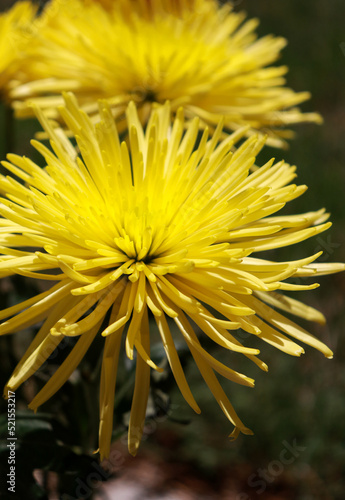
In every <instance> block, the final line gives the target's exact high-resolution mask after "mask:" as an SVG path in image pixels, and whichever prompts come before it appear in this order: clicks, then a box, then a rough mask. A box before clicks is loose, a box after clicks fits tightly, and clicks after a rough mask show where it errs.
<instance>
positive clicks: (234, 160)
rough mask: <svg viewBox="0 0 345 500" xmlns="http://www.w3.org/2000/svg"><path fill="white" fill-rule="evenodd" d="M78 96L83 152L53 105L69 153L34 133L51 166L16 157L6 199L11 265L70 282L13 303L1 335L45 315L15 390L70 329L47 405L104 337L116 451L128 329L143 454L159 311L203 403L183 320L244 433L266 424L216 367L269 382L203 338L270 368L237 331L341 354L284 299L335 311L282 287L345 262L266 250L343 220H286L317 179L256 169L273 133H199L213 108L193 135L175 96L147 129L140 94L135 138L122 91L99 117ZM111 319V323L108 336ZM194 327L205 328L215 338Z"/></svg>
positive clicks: (170, 344) (302, 308) (103, 411)
mask: <svg viewBox="0 0 345 500" xmlns="http://www.w3.org/2000/svg"><path fill="white" fill-rule="evenodd" d="M65 99H66V105H65V107H63V108H61V110H60V111H61V114H62V117H63V119H64V121H65V123H66V125H67V126H68V128H69V130H70V131H72V132H73V134H74V135H75V137H76V140H77V143H78V148H79V149H78V150H79V151H80V152H81V153H80V155H79V156H78V154H77V152H76V149H75V148H74V147H73V146H72V145H71V143H70V142H69V140H68V139H67V138H66V136H65V133H64V132H63V131H62V129H53V128H51V126H50V125H49V122H48V121H47V119H46V118H45V117H44V115H43V114H42V112H39V111H37V113H38V116H39V118H40V120H41V123H42V124H43V126H44V128H45V130H46V131H47V133H48V134H49V136H50V139H51V145H52V148H53V151H54V153H53V152H51V151H50V150H49V149H48V148H46V147H45V146H44V145H42V144H41V143H39V142H37V141H34V142H33V145H34V147H35V148H36V149H37V150H38V151H39V152H40V153H41V154H42V155H43V157H44V159H45V161H46V164H47V166H46V168H44V169H43V170H42V169H41V168H39V167H38V166H37V165H35V164H34V163H33V162H32V161H30V160H29V159H27V158H22V157H19V156H16V155H9V156H8V160H9V162H4V166H5V167H6V168H7V169H8V170H9V171H10V172H11V173H12V174H13V176H14V177H11V176H7V177H4V176H2V177H1V178H0V188H1V190H2V192H3V193H6V195H5V196H4V197H3V198H2V200H1V206H0V214H1V215H2V217H3V218H2V219H0V226H1V238H0V241H1V247H0V248H1V253H2V257H1V259H0V272H1V276H10V275H13V274H20V275H23V276H28V277H32V278H38V279H43V280H53V281H55V282H56V283H55V284H54V285H53V286H52V287H51V288H50V289H49V290H48V291H45V292H43V293H41V294H39V295H37V296H36V297H33V298H31V299H29V300H26V301H24V302H22V303H20V304H18V305H14V306H12V307H10V308H9V309H6V310H4V311H2V312H1V313H0V319H2V320H4V319H6V318H9V319H7V320H6V321H5V322H3V323H2V324H1V326H0V334H5V333H11V332H14V331H17V330H19V329H22V328H24V327H27V326H29V325H33V324H35V323H37V322H38V321H42V320H43V325H42V326H41V328H40V330H39V332H38V333H37V335H36V337H35V338H34V340H33V342H32V344H31V346H30V347H29V349H28V351H27V353H26V354H25V356H24V358H23V359H22V360H21V361H20V363H19V364H18V366H17V367H16V369H15V371H14V373H13V375H12V377H11V378H10V380H9V382H8V386H7V387H8V388H10V389H11V390H16V388H17V387H18V386H19V385H20V384H21V383H22V382H24V381H25V380H26V379H28V377H30V376H31V375H32V374H33V373H34V372H35V371H36V370H38V369H39V368H40V366H41V365H42V364H43V363H44V362H45V360H46V359H47V358H48V357H49V355H50V354H51V353H52V351H53V350H54V349H55V348H56V347H57V346H58V345H59V343H60V342H61V341H62V340H63V339H64V337H65V336H77V337H79V338H78V341H77V343H76V345H75V347H74V348H73V350H72V351H71V353H70V354H69V355H68V357H67V358H66V360H65V361H64V363H63V364H62V365H61V366H60V367H59V369H58V370H57V371H56V373H55V374H54V375H53V376H52V377H51V379H50V380H49V381H48V382H47V383H46V385H45V386H44V387H43V388H42V390H41V391H40V392H39V394H38V395H37V396H36V397H35V398H34V400H33V401H32V402H31V404H30V407H31V408H33V409H36V408H38V407H39V406H40V405H42V404H43V403H44V402H45V401H46V400H47V399H48V398H50V397H51V396H52V395H53V394H54V393H55V392H56V391H57V390H58V389H59V388H60V387H61V386H62V385H63V384H64V382H65V381H66V380H67V379H68V378H69V376H70V375H71V373H72V372H73V370H74V369H75V368H76V367H77V365H78V363H79V362H80V360H81V359H82V358H83V356H84V354H85V352H86V351H87V349H88V348H89V346H90V345H91V343H92V341H93V339H94V338H95V336H96V335H100V334H102V335H103V336H104V342H105V344H104V354H103V367H102V374H101V383H100V429H99V447H100V453H101V457H104V456H107V455H108V453H109V446H110V438H111V433H112V427H113V423H112V420H113V406H114V394H115V383H116V372H117V363H118V357H119V353H120V345H121V338H122V337H123V336H125V339H126V340H125V350H126V354H127V356H128V357H129V358H131V359H133V356H134V353H136V380H135V388H134V394H133V403H132V410H131V417H130V423H129V450H130V452H131V453H133V454H135V453H136V451H137V449H138V446H139V444H140V439H141V434H142V431H143V422H144V419H145V410H146V404H147V399H148V395H149V387H150V370H151V368H153V369H159V368H158V367H157V366H156V365H155V364H154V363H153V362H152V360H151V359H150V331H149V316H150V317H152V318H154V320H155V321H156V323H157V327H158V331H159V333H160V336H161V339H162V343H163V346H164V349H165V351H166V355H167V359H168V361H169V364H170V367H171V370H172V373H173V375H174V377H175V379H176V382H177V384H178V386H179V388H180V390H181V392H182V394H183V396H184V397H185V399H186V401H187V402H188V403H189V404H190V406H191V407H192V408H193V409H194V410H195V411H196V412H199V411H200V410H199V407H198V405H197V403H196V401H195V400H194V397H193V395H192V393H191V391H190V388H189V386H188V383H187V381H186V378H185V375H184V373H183V370H182V367H181V364H180V361H179V356H178V353H177V350H176V347H175V341H176V339H175V338H174V337H173V335H172V333H171V330H170V326H169V325H170V323H171V322H175V323H176V325H177V327H178V330H179V332H180V335H181V337H182V338H183V339H184V340H185V342H186V343H187V346H188V347H189V349H190V352H191V354H192V356H193V358H194V360H195V362H196V364H197V366H198V368H199V370H200V372H201V374H202V376H203V378H204V379H205V381H206V383H207V385H208V386H209V388H210V389H211V391H212V393H213V394H214V397H215V398H216V400H217V401H218V403H219V405H220V406H221V408H222V410H223V412H224V413H225V415H226V416H227V417H228V418H229V420H230V421H231V422H232V424H233V425H234V431H233V433H232V436H233V437H236V435H237V434H238V433H239V432H242V433H244V434H249V433H251V431H250V430H249V429H247V428H246V427H245V426H244V424H243V423H242V422H241V420H240V419H239V418H238V416H237V415H236V413H235V411H234V409H233V407H232V406H231V404H230V402H229V400H228V399H227V397H226V395H225V393H224V391H223V390H222V388H221V386H220V384H219V382H218V380H217V377H216V375H215V373H214V372H217V373H219V374H220V375H222V376H224V377H227V378H228V379H230V380H232V381H234V382H238V383H239V384H243V385H246V386H253V380H252V379H250V378H248V377H246V376H245V375H243V374H241V373H237V372H235V371H233V370H232V369H231V368H228V367H227V366H225V365H223V364H221V363H220V362H219V361H217V360H216V359H215V358H214V357H212V356H211V355H210V354H209V353H208V352H207V351H206V350H204V349H203V347H202V345H201V344H202V341H203V337H205V336H207V337H209V338H210V339H212V340H213V341H214V342H215V343H217V344H219V345H220V346H222V347H224V348H226V349H229V350H230V351H233V352H236V353H242V354H244V355H245V356H247V357H248V358H249V359H251V360H252V361H253V362H254V363H255V364H256V365H258V366H259V367H260V368H262V369H263V370H266V369H267V366H266V365H265V363H263V362H262V361H261V360H260V359H259V358H258V357H257V355H258V354H259V351H258V350H257V349H253V348H250V347H246V346H243V345H242V344H241V343H240V342H239V341H238V340H237V339H236V338H235V336H234V335H233V331H234V330H237V329H239V328H242V329H243V330H244V331H246V332H249V333H250V334H253V335H255V336H258V337H259V338H261V339H262V340H263V341H265V342H268V343H269V344H271V345H273V346H275V347H277V349H280V350H281V351H283V352H285V353H288V354H291V355H293V356H299V355H300V354H301V353H302V352H303V348H302V347H300V345H299V344H298V343H296V342H295V341H294V340H292V339H291V337H292V338H293V339H296V340H297V342H300V341H301V342H304V343H306V344H309V345H311V346H313V347H315V348H316V349H319V350H320V351H321V352H322V353H323V354H324V355H325V356H326V357H331V356H332V352H331V351H330V349H329V348H328V347H327V346H326V345H324V344H323V343H322V342H321V341H320V340H318V339H317V338H315V337H314V336H312V335H311V334H309V333H308V332H307V331H305V330H303V329H302V328H301V327H299V326H298V325H297V324H295V323H293V322H292V321H291V320H289V319H287V318H285V317H284V316H283V315H281V314H280V313H278V312H277V311H276V310H275V308H279V309H282V310H284V311H287V312H289V313H293V314H295V315H297V316H301V317H303V318H307V319H309V320H312V321H317V322H320V323H322V322H324V317H323V315H322V314H321V313H320V312H318V311H316V310H315V309H313V308H311V307H308V306H306V305H303V304H302V303H300V302H298V301H296V300H295V299H292V298H290V297H287V296H285V295H283V294H282V293H281V292H282V291H285V290H287V291H293V290H305V289H312V288H315V287H316V286H317V285H315V284H309V285H303V284H294V283H292V282H289V281H286V280H288V278H291V277H303V276H307V277H314V276H317V275H321V274H329V273H332V272H337V271H340V270H343V269H344V266H343V265H342V264H317V263H314V261H315V259H316V258H317V257H318V256H319V255H320V253H321V252H320V253H318V254H316V255H312V256H310V257H306V258H302V259H300V260H295V261H291V262H273V261H270V260H264V259H260V258H259V256H256V257H253V256H252V254H253V253H259V252H260V251H263V250H270V249H276V248H279V247H285V246H287V245H291V244H294V243H297V242H299V241H302V240H304V239H306V238H309V237H310V236H313V235H316V234H319V233H321V232H322V231H324V230H326V229H327V228H328V227H329V223H326V222H325V220H326V219H327V215H326V214H325V213H324V210H320V211H317V212H309V213H306V214H302V215H294V216H280V215H274V214H275V213H276V212H278V211H279V210H280V209H281V208H282V207H283V206H284V204H285V203H286V202H288V201H290V200H293V199H294V198H296V197H297V196H299V195H301V194H302V193H303V192H304V191H305V189H306V188H305V186H296V185H294V184H292V185H291V184H290V181H291V180H292V179H293V178H294V177H295V168H294V167H291V166H289V165H287V164H286V163H284V162H283V161H281V162H278V163H276V164H274V162H273V160H272V161H269V162H268V163H267V164H265V165H264V166H262V167H261V168H258V169H256V170H255V171H254V172H253V173H251V172H250V168H251V167H252V166H253V163H254V160H255V155H256V154H257V153H258V152H259V151H260V149H261V148H262V146H263V144H264V140H263V139H262V138H261V139H258V138H257V137H255V136H252V137H251V138H249V139H247V140H246V142H245V143H244V144H243V145H242V146H240V147H239V148H238V149H237V150H236V151H235V152H232V151H231V148H232V147H233V145H234V143H236V142H237V141H238V140H239V139H240V138H241V136H243V134H244V131H241V132H240V131H238V132H236V133H234V134H232V135H231V136H228V137H227V139H223V140H220V137H221V133H222V132H221V126H219V127H218V128H217V130H216V132H215V133H214V135H213V136H212V137H211V138H210V139H208V132H207V130H205V131H204V133H203V136H202V138H201V140H200V142H199V141H198V139H199V135H198V129H199V124H198V119H197V118H195V119H194V120H193V121H192V122H191V123H190V124H189V125H188V127H187V131H186V132H184V118H183V112H182V110H181V109H180V110H179V111H178V112H177V116H176V118H175V120H174V121H173V123H171V122H170V109H169V105H168V104H166V105H165V106H159V107H158V108H157V109H156V110H155V111H154V112H153V114H152V115H151V117H150V119H149V122H148V125H147V128H146V130H145V131H144V130H143V128H142V126H141V124H140V120H139V117H138V114H137V110H136V107H135V105H134V104H133V103H131V104H130V105H129V107H128V109H127V126H128V130H129V140H130V145H129V146H127V144H126V143H125V142H122V143H120V141H119V136H118V133H117V130H116V126H115V123H114V120H113V118H112V117H111V110H110V108H109V107H108V105H107V103H106V102H100V117H101V121H100V123H98V124H97V126H94V125H93V124H92V122H91V120H90V118H89V117H88V116H87V115H86V114H85V113H84V112H82V111H81V110H80V108H78V105H77V102H76V100H75V98H74V97H73V95H66V96H65ZM197 144H198V145H197ZM15 177H17V178H18V179H19V181H21V182H19V181H18V180H16V179H15ZM22 181H24V183H25V184H24V185H23V183H22ZM21 247H24V248H22V249H21ZM30 247H31V248H32V250H31V251H30ZM38 247H39V248H41V250H39V249H38ZM106 315H108V316H109V322H108V324H107V325H106V326H105V327H104V325H103V328H104V329H103V331H102V330H101V331H100V326H101V325H102V322H103V321H104V318H105V316H106ZM192 325H194V326H195V325H196V326H197V327H198V329H200V331H201V335H200V338H198V336H197V334H196V332H195V331H194V329H193V326H192Z"/></svg>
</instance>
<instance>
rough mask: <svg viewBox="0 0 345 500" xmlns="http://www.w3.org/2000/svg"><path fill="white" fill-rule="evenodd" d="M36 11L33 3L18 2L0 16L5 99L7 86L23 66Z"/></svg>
mask: <svg viewBox="0 0 345 500" xmlns="http://www.w3.org/2000/svg"><path fill="white" fill-rule="evenodd" d="M36 11H37V7H35V5H34V4H33V3H32V2H18V3H16V4H15V5H14V6H13V7H12V8H11V9H10V10H8V11H7V12H5V13H1V14H0V93H1V94H2V96H3V97H5V98H6V94H7V85H8V83H9V81H10V80H11V79H12V78H14V76H15V74H16V72H17V71H18V69H19V68H20V66H21V61H22V58H21V56H22V53H23V50H24V48H25V45H26V44H27V42H28V39H29V37H30V31H31V26H32V22H33V20H34V17H35V15H36Z"/></svg>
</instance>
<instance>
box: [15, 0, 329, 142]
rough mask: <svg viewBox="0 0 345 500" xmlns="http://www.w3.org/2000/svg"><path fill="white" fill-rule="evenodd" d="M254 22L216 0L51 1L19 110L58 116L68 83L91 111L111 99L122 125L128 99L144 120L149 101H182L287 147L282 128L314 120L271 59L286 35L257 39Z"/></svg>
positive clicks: (18, 93)
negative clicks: (108, 5)
mask: <svg viewBox="0 0 345 500" xmlns="http://www.w3.org/2000/svg"><path fill="white" fill-rule="evenodd" d="M257 24H258V23H257V20H255V19H251V20H248V21H245V16H244V14H243V13H236V12H234V11H232V9H231V6H229V5H224V6H223V7H220V6H219V5H218V3H217V1H216V0H189V1H184V2H182V1H180V0H117V1H116V2H113V8H112V9H111V10H110V11H107V10H105V9H104V8H103V7H102V6H101V5H98V4H97V2H90V4H89V5H85V4H83V1H82V0H68V1H67V0H52V2H51V3H50V4H48V7H47V9H46V11H45V12H44V14H43V18H42V23H41V27H40V30H39V31H38V33H37V38H36V41H35V43H31V44H30V47H29V48H28V49H29V50H28V54H27V57H28V61H30V64H27V65H26V74H22V78H21V82H22V84H21V85H19V86H18V87H16V88H15V89H14V90H13V92H12V94H11V96H12V99H14V100H15V101H16V102H15V103H14V105H15V108H16V110H17V114H18V116H26V115H27V114H30V113H31V111H30V108H29V107H28V106H27V102H28V101H30V102H33V103H36V104H37V105H39V106H40V107H42V109H44V110H45V112H46V114H47V116H49V117H51V118H57V116H58V113H57V111H56V106H57V105H58V104H61V101H62V98H61V95H60V93H61V92H62V91H73V92H74V93H75V94H76V95H78V100H79V102H80V103H81V105H82V106H83V108H84V109H85V111H87V112H88V113H90V114H91V115H94V116H95V119H97V114H98V108H97V105H96V101H97V99H99V98H101V99H103V98H106V99H108V101H109V103H110V106H111V108H112V112H113V114H114V116H115V117H116V118H118V119H119V121H121V120H122V125H123V126H124V127H125V121H124V120H123V119H124V113H125V110H126V107H127V105H128V103H129V101H130V100H133V101H134V102H135V103H136V105H137V107H138V111H139V116H140V120H141V122H142V123H146V122H147V119H148V116H149V114H150V110H151V107H152V103H153V102H158V103H160V104H164V102H165V101H166V100H169V101H170V102H171V108H172V111H173V112H175V111H176V110H177V109H178V107H179V106H181V105H183V106H184V108H185V113H186V117H187V118H191V117H194V116H196V115H197V116H199V117H200V118H201V122H200V124H201V125H205V123H207V124H208V125H211V126H216V125H217V124H218V122H219V119H220V116H225V127H224V130H226V131H228V132H229V131H233V130H236V129H238V128H239V127H241V126H243V125H249V130H248V134H250V133H253V132H254V131H257V130H261V131H262V130H263V131H264V133H266V134H268V143H269V144H271V145H274V146H282V145H284V139H285V138H289V137H291V130H288V129H287V128H286V126H289V125H291V124H295V123H298V122H304V121H315V122H318V121H320V116H319V115H318V114H317V113H305V114H304V113H301V112H300V111H299V110H298V109H297V108H296V107H295V106H296V105H298V104H299V103H301V102H303V101H305V100H306V99H308V98H309V93H308V92H299V93H296V92H294V91H293V90H291V89H289V88H287V87H286V86H285V78H284V75H285V73H286V71H287V68H286V67H285V66H279V67H278V66H272V64H273V63H275V61H276V60H277V59H278V58H279V57H280V53H281V50H282V48H283V47H284V46H285V43H286V41H285V40H284V39H283V38H277V37H274V36H271V35H268V36H265V37H263V38H259V39H258V37H257V35H256V33H255V29H256V26H257Z"/></svg>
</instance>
